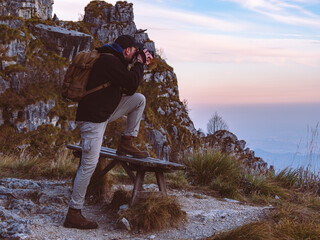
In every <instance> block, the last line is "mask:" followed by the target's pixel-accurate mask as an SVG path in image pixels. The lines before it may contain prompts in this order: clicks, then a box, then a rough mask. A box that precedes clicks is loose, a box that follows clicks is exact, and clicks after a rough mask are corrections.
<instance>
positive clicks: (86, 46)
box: [35, 24, 92, 60]
mask: <svg viewBox="0 0 320 240" xmlns="http://www.w3.org/2000/svg"><path fill="white" fill-rule="evenodd" d="M35 31H36V32H37V33H38V35H39V36H40V37H41V38H43V39H44V41H45V42H46V47H47V49H48V50H51V51H54V52H56V53H57V54H58V55H60V56H61V57H65V58H68V59H70V60H72V59H73V57H75V55H77V54H78V53H79V52H80V51H89V50H90V48H91V44H92V37H91V36H90V35H88V34H85V33H82V32H78V31H74V30H68V29H66V28H62V27H55V26H50V25H44V24H37V25H36V26H35Z"/></svg>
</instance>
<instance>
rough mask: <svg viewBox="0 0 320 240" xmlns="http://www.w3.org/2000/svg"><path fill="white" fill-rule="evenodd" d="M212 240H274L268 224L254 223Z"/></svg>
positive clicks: (214, 237) (211, 239)
mask: <svg viewBox="0 0 320 240" xmlns="http://www.w3.org/2000/svg"><path fill="white" fill-rule="evenodd" d="M209 239H210V240H231V239H232V240H271V239H272V240H274V239H275V238H274V237H273V234H272V229H271V226H270V224H269V223H268V222H254V223H249V224H246V225H243V226H241V227H239V228H237V229H235V230H231V231H228V232H224V233H221V234H219V235H218V236H213V237H211V238H209Z"/></svg>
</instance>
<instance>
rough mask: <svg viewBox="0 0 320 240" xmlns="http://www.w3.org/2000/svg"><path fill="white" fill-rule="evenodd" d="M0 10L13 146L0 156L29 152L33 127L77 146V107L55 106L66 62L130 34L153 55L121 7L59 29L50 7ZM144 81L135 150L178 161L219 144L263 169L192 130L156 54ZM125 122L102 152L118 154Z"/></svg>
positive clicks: (2, 121)
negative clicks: (107, 149)
mask: <svg viewBox="0 0 320 240" xmlns="http://www.w3.org/2000/svg"><path fill="white" fill-rule="evenodd" d="M1 3H2V5H1V9H0V14H1V16H0V29H1V31H2V32H4V34H1V37H0V61H1V64H0V67H1V69H0V70H1V71H0V133H2V132H3V133H6V134H8V133H10V132H11V133H12V132H14V135H13V136H12V138H13V142H14V143H15V145H9V144H8V143H6V142H4V141H5V140H4V139H1V138H0V152H3V151H6V152H18V151H19V148H17V146H21V145H23V146H27V149H30V151H32V148H33V144H31V142H30V141H31V140H30V139H29V138H27V137H25V136H24V135H23V134H29V133H30V132H33V131H37V130H38V129H39V127H41V131H42V132H43V134H45V133H44V132H45V131H48V134H49V135H50V134H51V135H50V136H52V134H53V133H52V132H53V131H56V132H55V134H58V135H59V134H60V135H59V136H71V135H74V137H73V138H72V139H73V141H74V142H79V140H80V138H79V134H78V133H77V132H76V130H75V123H74V121H73V120H74V113H75V109H76V106H77V104H75V103H70V102H66V101H64V100H63V99H62V98H61V94H60V92H61V91H60V86H61V83H62V80H63V76H64V73H65V71H66V67H67V66H68V64H69V62H70V60H71V59H72V58H73V57H74V56H75V55H76V54H77V53H79V52H80V51H83V50H84V51H89V50H90V49H92V48H94V47H97V46H101V45H102V44H105V43H112V42H113V41H114V40H115V39H116V38H117V37H118V36H119V35H121V34H129V35H132V36H134V37H135V38H136V40H137V41H139V42H141V43H143V44H144V45H145V47H146V48H148V49H149V50H150V51H152V52H156V48H155V44H154V42H153V41H152V40H150V39H149V37H148V34H147V33H146V31H145V30H138V29H137V27H136V25H135V23H134V14H133V5H132V4H131V3H127V2H121V1H119V2H117V3H116V4H115V5H114V6H113V5H111V4H108V3H106V2H104V1H92V2H90V3H89V4H88V5H87V6H86V8H85V15H84V19H83V21H79V22H66V21H59V20H58V18H57V17H55V18H54V19H52V20H51V17H52V16H51V15H52V4H53V1H52V0H35V1H31V0H25V1H17V0H13V1H12V0H10V1H9V0H2V1H1ZM30 18H32V19H30ZM44 20H46V21H44ZM144 80H145V81H144V83H143V84H142V85H141V86H140V88H139V89H138V91H140V92H141V93H143V94H144V95H145V96H146V98H147V106H146V109H145V114H144V119H143V121H142V123H141V131H140V133H139V142H138V143H139V146H140V148H142V149H145V150H149V151H150V152H151V153H152V155H153V156H155V157H158V158H162V159H167V160H170V161H181V159H182V157H183V155H184V154H185V153H187V152H190V151H192V149H195V148H198V147H206V146H208V145H210V146H214V147H215V146H216V145H217V144H218V145H219V144H220V145H221V146H223V147H221V150H223V151H226V152H237V151H238V152H237V154H238V155H239V157H240V158H241V159H245V158H248V159H250V160H248V161H247V162H248V163H250V164H249V165H251V164H253V165H257V168H264V167H265V166H264V164H263V163H262V162H261V163H260V160H259V161H256V160H257V159H256V158H255V157H254V153H253V152H251V151H250V150H248V149H244V145H245V142H244V141H238V140H237V139H236V137H235V136H232V137H230V138H228V137H225V136H224V135H223V136H222V137H220V138H219V136H218V135H216V136H215V137H214V140H213V139H211V138H204V137H202V135H201V133H200V132H198V131H196V130H195V128H194V125H193V122H192V121H191V119H190V117H189V115H188V109H187V106H186V104H185V103H183V102H182V101H181V100H180V96H179V90H178V84H177V77H176V75H175V73H174V70H173V68H172V67H171V66H169V65H168V64H167V63H166V61H165V60H163V59H162V58H161V56H159V55H157V54H156V56H155V59H154V61H153V63H152V64H151V65H150V66H149V69H147V70H145V76H144ZM123 121H125V119H120V120H118V121H117V122H115V123H111V124H110V125H111V127H109V128H107V132H106V136H105V139H104V145H107V146H109V147H116V144H117V141H118V138H119V133H120V132H121V128H122V127H123ZM52 127H54V128H55V129H56V130H53V129H52ZM38 134H40V133H38ZM230 134H231V133H230ZM3 136H5V134H3ZM36 136H38V135H36ZM61 139H63V137H61ZM70 139H71V138H70V137H69V138H64V140H63V141H65V142H64V144H61V141H62V140H61V141H54V142H52V144H51V145H50V146H48V148H47V149H49V148H52V149H54V152H56V151H60V150H61V148H63V146H64V145H65V144H67V143H69V142H67V141H70ZM226 139H231V142H232V144H229V143H228V144H227V143H225V141H226ZM1 141H3V142H1ZM57 142H59V145H57ZM4 146H5V147H4ZM5 148H6V149H5ZM37 151H39V150H38V149H37ZM33 152H34V151H33ZM240 152H241V153H240ZM40 154H42V155H45V153H42V152H40ZM51 157H54V156H51ZM252 159H256V160H252ZM257 162H258V163H257Z"/></svg>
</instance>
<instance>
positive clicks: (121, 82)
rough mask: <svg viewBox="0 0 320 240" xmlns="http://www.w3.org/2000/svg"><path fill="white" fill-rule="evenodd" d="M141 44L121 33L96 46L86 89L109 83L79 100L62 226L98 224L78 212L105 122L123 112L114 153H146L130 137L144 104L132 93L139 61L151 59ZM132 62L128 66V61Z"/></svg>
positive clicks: (140, 69)
mask: <svg viewBox="0 0 320 240" xmlns="http://www.w3.org/2000/svg"><path fill="white" fill-rule="evenodd" d="M142 46H143V45H142V44H140V43H137V42H136V41H135V39H134V38H133V37H131V36H129V35H121V36H119V37H118V38H117V39H116V41H115V42H114V43H113V44H112V45H104V46H103V47H101V48H98V49H97V50H98V52H99V53H103V54H101V55H100V57H99V58H98V60H97V61H96V62H95V64H94V65H93V68H92V71H91V74H90V77H89V81H88V86H87V90H90V89H93V88H95V87H97V86H99V85H102V84H103V83H106V82H109V81H111V85H110V86H109V87H107V88H103V89H101V90H99V91H96V92H93V93H91V94H88V95H87V96H85V97H84V98H83V99H81V101H80V102H79V105H78V109H77V115H76V121H77V125H78V126H79V128H80V131H81V143H82V158H81V164H80V167H79V169H78V171H77V174H76V178H75V180H74V185H73V191H72V196H71V200H70V203H69V210H68V213H67V216H66V219H65V222H64V226H65V227H71V228H79V229H93V228H97V227H98V224H97V223H96V222H93V221H89V220H87V219H86V218H85V217H83V215H82V214H81V209H82V207H83V204H84V200H85V195H86V191H87V187H88V184H89V182H90V179H91V176H92V174H93V172H94V170H95V168H96V166H97V163H98V159H99V153H100V148H101V145H102V141H103V135H104V132H105V129H106V126H107V124H108V123H109V122H112V121H114V120H116V119H118V118H119V117H121V116H123V115H127V124H126V129H125V132H124V134H123V135H122V136H121V140H120V144H119V147H118V150H117V154H121V155H125V154H130V155H132V156H135V157H138V158H145V157H148V156H149V154H148V152H143V151H140V150H139V149H137V148H136V147H135V146H134V145H133V143H132V138H133V137H136V136H137V135H138V131H139V126H140V120H141V117H142V113H143V110H144V107H145V97H144V96H143V95H142V94H140V93H135V92H136V90H137V88H138V86H139V85H140V83H141V82H142V79H143V68H144V67H143V65H144V64H146V65H148V64H149V63H150V61H151V60H152V56H151V54H150V53H149V52H148V51H147V50H146V49H145V50H143V51H142V50H140V51H138V49H137V48H140V47H142ZM135 56H136V62H135V64H134V65H133V66H132V67H131V69H130V70H128V65H129V64H130V63H132V62H133V60H134V58H135Z"/></svg>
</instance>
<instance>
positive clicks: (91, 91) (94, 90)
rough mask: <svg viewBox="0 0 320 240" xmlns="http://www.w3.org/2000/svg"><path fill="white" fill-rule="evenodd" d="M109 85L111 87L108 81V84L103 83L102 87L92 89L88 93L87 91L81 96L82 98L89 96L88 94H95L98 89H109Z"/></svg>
mask: <svg viewBox="0 0 320 240" xmlns="http://www.w3.org/2000/svg"><path fill="white" fill-rule="evenodd" d="M110 85H111V81H110V82H107V83H104V84H102V85H100V86H98V87H95V88H93V89H90V90H89V91H87V92H86V93H85V94H84V95H83V97H85V96H87V95H88V94H90V93H93V92H96V91H98V90H100V89H102V88H106V87H109V86H110Z"/></svg>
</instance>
